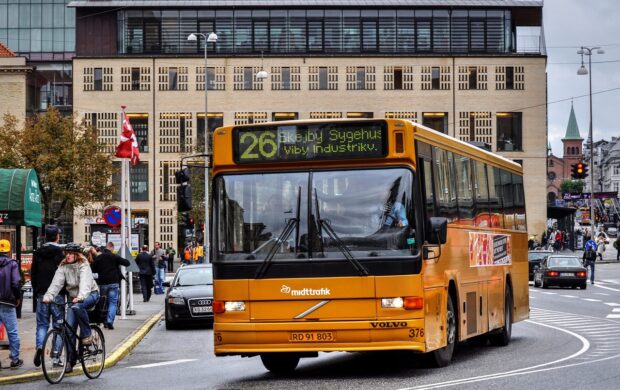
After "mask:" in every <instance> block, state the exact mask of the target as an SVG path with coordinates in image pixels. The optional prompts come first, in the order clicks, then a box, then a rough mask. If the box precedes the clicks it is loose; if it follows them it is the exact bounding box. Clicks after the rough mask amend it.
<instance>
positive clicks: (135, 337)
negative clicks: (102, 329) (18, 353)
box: [0, 310, 163, 386]
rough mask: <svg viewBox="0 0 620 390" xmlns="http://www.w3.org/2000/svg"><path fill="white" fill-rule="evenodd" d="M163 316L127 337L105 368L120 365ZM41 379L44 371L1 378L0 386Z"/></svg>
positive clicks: (107, 360) (148, 322)
mask: <svg viewBox="0 0 620 390" xmlns="http://www.w3.org/2000/svg"><path fill="white" fill-rule="evenodd" d="M162 315H163V310H162V311H160V312H159V313H157V314H155V315H153V316H152V317H151V318H149V319H147V320H146V321H145V322H144V323H143V325H142V326H141V327H140V328H138V329H136V330H134V331H133V333H131V334H130V335H129V336H127V337H126V338H125V340H123V342H122V344H121V345H120V346H119V347H118V348H116V349H115V350H114V351H113V352H112V354H110V355H108V356H106V359H105V367H104V368H111V367H114V366H115V365H116V364H118V362H119V361H121V360H122V359H123V358H124V357H125V356H127V355H128V354H129V352H131V351H132V350H133V349H134V348H135V347H136V346H137V345H138V344H139V343H140V341H142V339H143V338H144V337H145V336H146V335H147V334H148V333H149V332H150V330H151V329H152V328H153V327H154V326H155V324H157V322H159V320H161V317H162ZM81 372H82V368H81V367H80V368H79V369H78V368H77V366H76V369H75V370H74V372H73V373H71V374H68V375H67V376H69V377H70V376H75V375H80V374H81ZM40 379H45V376H43V371H38V372H29V373H26V374H20V375H13V376H8V377H4V378H0V386H2V385H11V384H16V383H24V382H33V381H36V380H40Z"/></svg>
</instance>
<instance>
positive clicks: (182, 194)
mask: <svg viewBox="0 0 620 390" xmlns="http://www.w3.org/2000/svg"><path fill="white" fill-rule="evenodd" d="M174 176H175V178H176V180H177V184H178V185H177V210H178V211H179V213H182V212H185V211H190V210H191V209H192V186H191V184H189V169H188V168H183V169H181V170H179V171H176V172H175V174H174Z"/></svg>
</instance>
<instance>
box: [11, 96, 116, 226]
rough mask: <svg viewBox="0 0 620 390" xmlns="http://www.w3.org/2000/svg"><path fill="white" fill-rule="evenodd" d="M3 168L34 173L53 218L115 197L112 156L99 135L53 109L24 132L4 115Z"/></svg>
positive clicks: (31, 120) (33, 120)
mask: <svg viewBox="0 0 620 390" xmlns="http://www.w3.org/2000/svg"><path fill="white" fill-rule="evenodd" d="M0 150H2V151H3V153H1V154H0V155H1V156H0V168H34V169H35V170H36V172H37V175H38V176H39V181H40V182H41V183H40V184H41V188H40V190H41V196H42V198H43V208H44V209H45V215H46V216H48V218H53V219H58V218H59V217H60V215H62V214H63V213H65V212H68V213H69V214H71V212H72V211H73V209H74V208H76V207H81V206H86V205H87V204H89V203H91V202H96V201H106V200H109V199H110V198H111V197H112V193H113V186H112V183H111V180H110V177H111V176H112V172H113V169H114V168H113V165H112V155H111V154H109V153H103V152H102V151H101V145H100V144H98V143H97V129H96V128H94V127H92V126H86V125H85V124H84V123H78V122H77V121H76V119H75V116H74V115H70V116H64V117H63V116H62V115H60V113H59V112H58V110H56V109H54V108H53V107H52V108H50V109H49V110H48V111H47V112H46V113H44V114H41V115H37V116H35V117H33V118H29V119H27V120H26V121H25V123H24V124H23V126H21V127H20V126H19V124H18V121H17V120H16V119H15V118H14V117H11V116H9V115H5V117H4V124H3V125H2V126H0Z"/></svg>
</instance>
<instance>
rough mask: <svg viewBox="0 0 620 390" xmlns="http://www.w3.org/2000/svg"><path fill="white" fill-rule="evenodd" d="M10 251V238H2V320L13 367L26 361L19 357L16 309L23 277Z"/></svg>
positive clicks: (0, 314)
mask: <svg viewBox="0 0 620 390" xmlns="http://www.w3.org/2000/svg"><path fill="white" fill-rule="evenodd" d="M10 253H11V243H10V242H9V240H0V322H2V323H3V324H4V328H5V329H6V333H7V335H8V337H9V351H10V352H9V358H10V359H11V368H18V367H21V366H22V365H23V364H24V361H23V360H22V359H20V358H19V329H18V327H17V310H16V308H17V306H19V301H20V298H21V292H20V282H21V277H20V275H19V267H18V265H17V261H15V260H14V259H11V258H10V257H9V255H10ZM0 366H1V365H0Z"/></svg>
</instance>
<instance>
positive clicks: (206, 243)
mask: <svg viewBox="0 0 620 390" xmlns="http://www.w3.org/2000/svg"><path fill="white" fill-rule="evenodd" d="M203 37H204V40H205V221H204V222H205V228H204V238H203V240H204V243H203V244H204V246H203V249H204V260H205V263H209V262H210V256H209V241H210V240H209V221H210V220H209V153H210V150H209V149H210V148H209V110H208V104H207V103H208V100H207V96H208V90H209V80H208V78H209V77H208V75H209V72H208V70H207V47H208V44H209V43H208V42H207V41H208V37H207V35H206V34H204V35H203Z"/></svg>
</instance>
